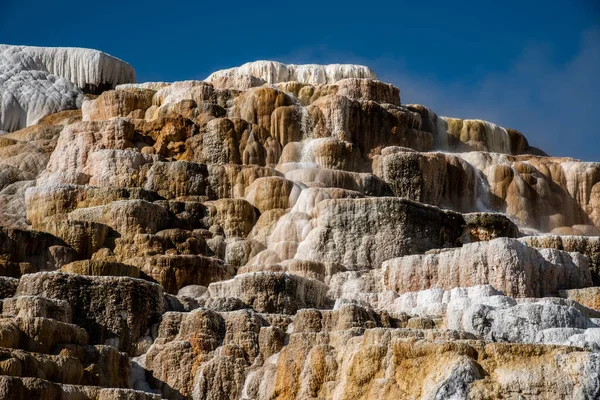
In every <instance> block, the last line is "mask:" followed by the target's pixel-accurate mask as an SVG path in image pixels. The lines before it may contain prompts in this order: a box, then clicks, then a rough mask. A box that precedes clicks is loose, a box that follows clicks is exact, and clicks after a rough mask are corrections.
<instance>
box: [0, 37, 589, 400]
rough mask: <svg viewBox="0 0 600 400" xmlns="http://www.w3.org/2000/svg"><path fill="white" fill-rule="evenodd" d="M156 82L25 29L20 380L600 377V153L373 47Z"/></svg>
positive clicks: (179, 382) (180, 386)
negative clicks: (448, 104)
mask: <svg viewBox="0 0 600 400" xmlns="http://www.w3.org/2000/svg"><path fill="white" fill-rule="evenodd" d="M134 81H135V73H134V71H133V69H132V68H131V67H130V66H129V65H127V64H126V63H124V62H122V61H120V60H117V59H115V58H113V57H110V56H108V55H106V54H104V53H101V52H96V51H92V50H82V49H44V48H29V47H21V46H0V97H1V99H2V104H1V105H0V129H1V130H3V131H14V132H11V133H3V134H2V135H0V302H1V307H0V313H1V315H0V317H1V318H0V398H2V399H4V398H6V399H19V398H23V399H25V398H44V399H59V398H60V399H66V398H69V399H71V398H72V399H86V400H87V399H97V400H100V399H104V400H107V399H136V400H137V399H140V400H142V399H158V398H168V399H244V400H250V399H252V400H254V399H256V400H259V399H272V398H277V399H370V398H386V399H388V398H389V399H392V398H394V399H396V398H401V399H405V398H406V399H491V398H507V399H512V398H532V399H563V398H577V399H580V398H581V399H593V398H598V397H599V396H600V385H599V383H598V382H599V379H598V377H599V376H600V288H599V285H600V278H599V276H600V236H599V235H600V163H591V162H588V163H584V162H580V161H577V160H573V159H564V158H555V157H548V156H547V155H545V154H544V153H543V152H542V151H541V150H538V149H536V148H534V147H531V146H530V145H529V142H528V141H527V139H526V138H525V136H524V135H523V134H522V133H520V132H518V131H516V130H512V129H507V128H503V127H500V126H497V125H495V124H493V123H491V122H486V121H479V120H460V119H456V118H449V117H438V116H437V115H436V114H435V112H434V111H432V110H430V109H429V108H427V107H425V106H422V105H416V104H410V105H403V104H402V103H401V101H400V99H401V97H400V89H399V88H397V87H395V86H393V85H391V84H388V83H384V82H381V81H378V80H376V77H375V74H374V72H373V71H372V70H371V69H369V68H368V67H365V66H356V65H328V66H322V65H286V64H282V63H278V62H271V61H258V62H253V63H248V64H245V65H243V66H241V67H237V68H232V69H228V70H223V71H217V72H215V73H213V74H211V75H210V76H209V77H208V78H207V79H206V80H205V81H193V80H190V81H183V82H174V83H165V82H146V83H141V84H136V83H134ZM92 94H93V95H92ZM527 235H528V236H527Z"/></svg>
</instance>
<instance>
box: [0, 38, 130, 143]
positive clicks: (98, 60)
mask: <svg viewBox="0 0 600 400" xmlns="http://www.w3.org/2000/svg"><path fill="white" fill-rule="evenodd" d="M129 82H135V71H134V69H133V68H132V67H131V66H130V65H129V64H127V63H125V62H124V61H121V60H119V59H117V58H114V57H112V56H109V55H108V54H105V53H102V52H100V51H97V50H88V49H76V48H48V47H32V46H8V45H0V130H4V131H8V132H11V131H16V130H18V129H21V128H25V127H26V126H30V125H33V124H36V123H37V122H38V121H39V120H40V119H41V118H42V117H44V116H45V115H47V114H52V113H55V112H58V111H62V110H72V109H77V108H81V105H82V102H83V101H84V93H93V94H99V93H101V92H102V91H103V90H107V89H111V88H114V87H115V86H116V85H118V84H121V83H129Z"/></svg>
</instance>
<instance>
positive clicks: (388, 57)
mask: <svg viewBox="0 0 600 400" xmlns="http://www.w3.org/2000/svg"><path fill="white" fill-rule="evenodd" d="M486 3H488V4H486ZM0 15H1V17H2V23H1V24H0V43H7V44H26V45H38V46H75V47H88V48H95V49H99V50H103V51H105V52H107V53H110V54H112V55H114V56H117V57H119V58H122V59H124V60H125V61H127V62H129V63H130V64H132V65H133V66H134V67H135V69H136V71H137V74H138V80H139V81H148V80H160V81H173V80H184V79H203V78H205V77H206V76H207V75H208V74H209V73H210V72H212V71H214V70H217V69H221V68H226V67H231V66H236V65H240V64H243V63H244V62H247V61H253V60H258V59H274V60H278V61H283V62H294V63H334V62H340V63H362V64H366V65H369V66H371V67H372V68H373V69H374V70H375V71H376V72H377V74H378V75H379V77H380V79H381V80H385V81H389V82H392V83H394V84H395V85H397V86H398V87H400V89H401V93H402V94H401V96H402V102H403V103H421V104H425V105H427V106H429V107H431V108H432V109H433V110H434V111H436V112H437V113H438V114H439V115H447V116H453V117H460V118H480V119H486V120H489V121H492V122H495V123H497V124H500V125H503V126H506V127H511V128H514V129H517V130H520V131H521V132H523V133H524V134H525V135H526V136H527V138H528V139H529V141H530V143H531V144H532V145H534V146H537V147H540V148H542V149H543V150H545V151H547V152H548V153H550V154H551V155H560V156H570V157H575V158H580V159H583V160H586V161H600V1H598V0H571V1H562V0H560V1H558V0H557V1H551V2H549V1H537V0H536V1H527V0H520V1H513V0H505V1H501V2H500V1H498V2H496V1H494V2H491V1H489V2H486V1H481V0H480V1H471V0H466V1H460V2H457V1H453V2H448V1H441V0H440V1H437V0H431V1H428V2H424V1H423V2H417V1H414V0H413V1H410V2H402V1H393V2H383V1H379V2H360V3H359V2H353V1H343V2H342V1H320V2H312V1H306V2H299V1H294V2H282V1H278V2H248V1H246V2H238V1H233V0H230V1H227V2H223V1H213V2H202V1H172V2H165V1H157V0H146V1H126V0H119V1H116V0H104V1H93V2H83V1H77V2H75V1H63V0H55V1H41V0H28V1H23V0H0Z"/></svg>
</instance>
